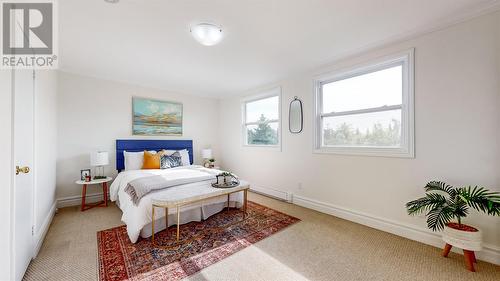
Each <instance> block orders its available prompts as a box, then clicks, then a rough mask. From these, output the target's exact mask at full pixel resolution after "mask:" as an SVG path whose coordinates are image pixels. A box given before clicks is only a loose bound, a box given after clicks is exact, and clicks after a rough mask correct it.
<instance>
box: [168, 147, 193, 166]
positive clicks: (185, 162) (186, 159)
mask: <svg viewBox="0 0 500 281" xmlns="http://www.w3.org/2000/svg"><path fill="white" fill-rule="evenodd" d="M164 151H165V153H166V154H167V155H172V154H173V153H175V152H177V151H179V154H180V155H181V161H182V166H189V165H191V162H190V161H189V151H188V150H187V149H183V150H167V149H164Z"/></svg>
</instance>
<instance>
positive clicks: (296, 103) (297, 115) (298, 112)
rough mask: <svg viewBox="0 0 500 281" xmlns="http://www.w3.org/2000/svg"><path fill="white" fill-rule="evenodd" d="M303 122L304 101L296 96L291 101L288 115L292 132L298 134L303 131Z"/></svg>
mask: <svg viewBox="0 0 500 281" xmlns="http://www.w3.org/2000/svg"><path fill="white" fill-rule="evenodd" d="M303 122H304V120H303V116H302V101H301V100H300V99H298V98H297V97H294V99H293V100H292V101H291V102H290V112H289V116H288V127H289V130H290V133H292V134H298V133H300V132H302V127H303Z"/></svg>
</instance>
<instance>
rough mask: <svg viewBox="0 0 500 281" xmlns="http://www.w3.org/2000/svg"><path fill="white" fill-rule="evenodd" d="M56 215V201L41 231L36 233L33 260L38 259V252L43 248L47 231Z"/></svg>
mask: <svg viewBox="0 0 500 281" xmlns="http://www.w3.org/2000/svg"><path fill="white" fill-rule="evenodd" d="M55 213H56V202H55V201H54V204H52V207H50V210H49V214H48V215H47V217H46V218H45V220H44V221H43V224H42V226H41V227H40V231H38V232H36V233H35V236H34V238H33V239H34V241H35V248H34V249H33V258H36V256H38V252H39V251H40V248H41V247H42V244H43V240H44V239H45V235H47V231H48V230H49V227H50V224H51V223H52V219H53V218H54V215H55Z"/></svg>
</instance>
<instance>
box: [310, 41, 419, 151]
mask: <svg viewBox="0 0 500 281" xmlns="http://www.w3.org/2000/svg"><path fill="white" fill-rule="evenodd" d="M414 53H415V49H414V48H412V49H409V50H407V51H404V52H400V53H397V54H393V55H390V56H386V57H383V58H380V59H376V60H372V61H370V62H367V63H363V64H361V65H357V66H354V67H350V68H344V69H341V70H338V71H334V72H329V73H326V74H323V75H320V76H317V77H316V78H315V79H314V80H313V83H314V97H313V98H314V110H313V111H314V113H313V114H314V116H313V128H314V135H313V136H314V139H313V152H314V153H330V154H342V155H361V156H380V157H400V158H414V157H415V124H414V119H415V118H414V83H415V82H414V79H415V78H414ZM397 65H402V104H401V105H394V106H382V107H376V108H365V109H357V110H349V111H343V112H339V113H323V112H322V111H323V103H322V102H323V93H322V86H323V85H324V84H328V83H332V82H335V81H340V80H344V79H349V78H353V77H356V76H361V75H364V74H368V73H372V72H376V71H380V70H384V69H387V68H390V67H394V66H397ZM390 109H401V145H400V147H382V146H380V147H376V146H341V145H339V146H324V145H323V118H325V117H330V116H341V115H343V116H345V115H357V114H362V113H370V112H381V111H387V110H390Z"/></svg>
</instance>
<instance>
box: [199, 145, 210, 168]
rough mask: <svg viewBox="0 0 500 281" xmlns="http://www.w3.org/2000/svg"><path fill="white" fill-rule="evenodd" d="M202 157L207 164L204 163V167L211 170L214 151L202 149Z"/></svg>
mask: <svg viewBox="0 0 500 281" xmlns="http://www.w3.org/2000/svg"><path fill="white" fill-rule="evenodd" d="M201 157H202V158H203V159H204V160H205V162H204V163H203V166H205V167H207V168H211V166H212V161H210V160H211V159H212V149H210V148H206V149H202V150H201Z"/></svg>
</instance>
